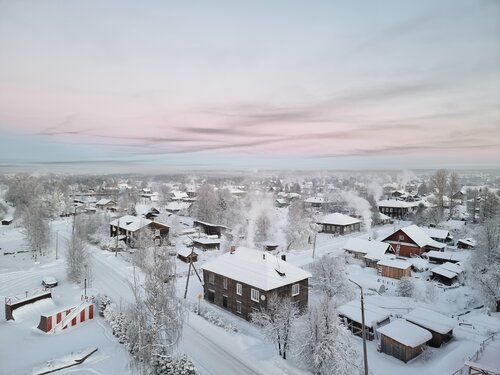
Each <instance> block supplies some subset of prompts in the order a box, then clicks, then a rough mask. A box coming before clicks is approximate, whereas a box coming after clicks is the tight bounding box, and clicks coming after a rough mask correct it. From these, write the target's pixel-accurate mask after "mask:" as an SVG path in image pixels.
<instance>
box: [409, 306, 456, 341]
mask: <svg viewBox="0 0 500 375" xmlns="http://www.w3.org/2000/svg"><path fill="white" fill-rule="evenodd" d="M403 318H405V319H406V320H407V321H409V322H411V323H415V324H417V325H419V326H420V327H424V328H427V329H429V330H431V331H434V332H437V333H441V334H443V335H444V334H446V333H448V332H450V331H451V330H452V329H453V328H455V326H456V325H457V321H456V320H453V319H451V318H449V317H447V316H446V315H443V314H440V313H437V312H435V311H432V310H428V309H424V308H418V309H415V310H413V311H411V312H410V313H408V314H406V315H405V316H403Z"/></svg>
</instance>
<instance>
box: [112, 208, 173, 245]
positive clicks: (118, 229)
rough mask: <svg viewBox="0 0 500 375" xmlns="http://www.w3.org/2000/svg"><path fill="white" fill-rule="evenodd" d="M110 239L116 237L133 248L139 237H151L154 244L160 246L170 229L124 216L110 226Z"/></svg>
mask: <svg viewBox="0 0 500 375" xmlns="http://www.w3.org/2000/svg"><path fill="white" fill-rule="evenodd" d="M109 226H110V235H111V237H115V236H118V238H119V239H120V240H123V241H125V242H126V243H127V244H128V245H129V246H131V247H134V246H135V243H136V242H137V240H139V238H140V236H141V235H144V236H151V238H152V239H154V241H155V242H156V244H158V245H161V244H162V243H163V241H166V240H167V239H168V233H169V230H170V227H169V226H168V225H166V224H162V223H158V222H156V221H153V220H149V219H146V218H144V217H138V216H132V215H125V216H122V217H120V218H119V219H115V220H113V221H112V222H111V223H110V224H109Z"/></svg>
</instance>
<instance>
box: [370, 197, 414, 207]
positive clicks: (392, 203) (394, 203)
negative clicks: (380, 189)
mask: <svg viewBox="0 0 500 375" xmlns="http://www.w3.org/2000/svg"><path fill="white" fill-rule="evenodd" d="M378 206H379V207H392V208H410V207H415V206H418V203H416V202H404V201H399V200H396V199H385V200H381V201H380V202H378Z"/></svg>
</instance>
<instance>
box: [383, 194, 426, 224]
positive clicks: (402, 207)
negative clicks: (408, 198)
mask: <svg viewBox="0 0 500 375" xmlns="http://www.w3.org/2000/svg"><path fill="white" fill-rule="evenodd" d="M417 208H418V203H416V202H403V201H399V200H396V199H386V200H382V201H380V202H379V203H378V209H379V211H380V212H381V213H383V214H385V215H387V216H390V217H392V218H393V219H405V218H406V215H408V214H409V213H410V212H414V211H416V209H417Z"/></svg>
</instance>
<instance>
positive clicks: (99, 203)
mask: <svg viewBox="0 0 500 375" xmlns="http://www.w3.org/2000/svg"><path fill="white" fill-rule="evenodd" d="M111 202H113V203H115V202H114V201H113V200H112V199H100V200H98V201H97V202H96V204H95V205H96V206H105V205H107V204H108V203H111Z"/></svg>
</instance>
